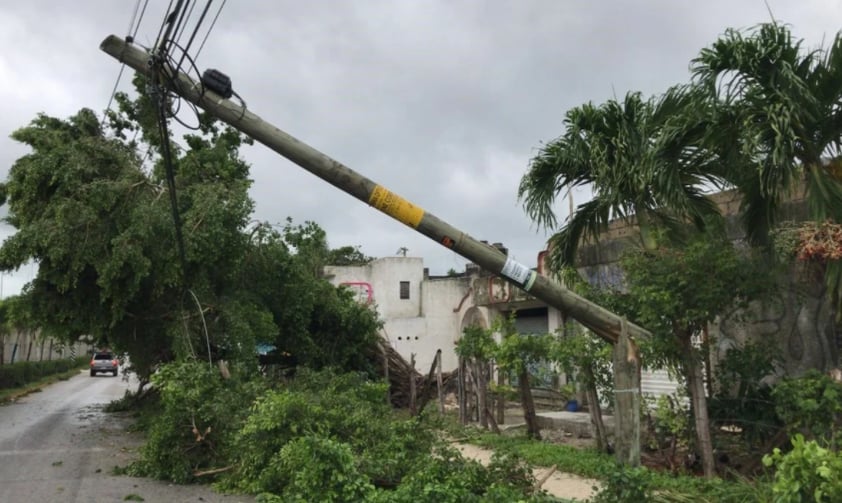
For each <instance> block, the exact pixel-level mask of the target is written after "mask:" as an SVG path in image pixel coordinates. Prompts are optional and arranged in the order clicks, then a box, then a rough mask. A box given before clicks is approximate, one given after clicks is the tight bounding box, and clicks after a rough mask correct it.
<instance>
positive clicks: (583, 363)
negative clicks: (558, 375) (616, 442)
mask: <svg viewBox="0 0 842 503" xmlns="http://www.w3.org/2000/svg"><path fill="white" fill-rule="evenodd" d="M564 332H565V333H563V334H560V335H559V337H558V338H557V339H556V340H555V341H554V343H553V344H552V345H551V349H550V353H549V356H548V358H549V359H550V360H551V361H553V362H554V363H556V364H558V366H559V367H560V369H561V370H562V371H563V372H564V373H565V374H566V375H567V376H568V379H570V378H573V380H574V382H576V383H578V384H580V385H581V386H582V387H584V388H585V393H586V394H587V399H588V412H589V413H590V416H591V423H593V425H594V428H595V430H596V444H597V448H598V449H599V450H600V451H605V450H607V448H608V434H607V432H606V430H605V424H604V423H603V421H602V409H601V406H600V400H599V390H602V391H603V392H606V391H609V390H612V389H613V388H614V385H613V383H612V380H611V345H610V344H607V343H606V342H605V341H603V340H601V339H598V338H597V337H595V336H594V335H593V334H591V333H589V332H587V331H586V330H584V329H582V328H581V327H580V326H578V325H576V324H574V323H572V322H571V323H569V324H568V326H567V327H565V330H564Z"/></svg>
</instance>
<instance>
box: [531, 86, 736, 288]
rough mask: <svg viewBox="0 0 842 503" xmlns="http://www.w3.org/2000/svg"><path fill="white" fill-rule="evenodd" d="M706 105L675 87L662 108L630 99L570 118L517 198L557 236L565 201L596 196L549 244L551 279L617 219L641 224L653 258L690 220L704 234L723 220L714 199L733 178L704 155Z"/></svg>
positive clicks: (655, 101) (583, 109)
mask: <svg viewBox="0 0 842 503" xmlns="http://www.w3.org/2000/svg"><path fill="white" fill-rule="evenodd" d="M700 102H701V100H700V93H699V91H698V89H696V88H693V87H688V86H676V87H673V88H671V89H669V90H668V91H667V92H666V93H664V94H663V95H662V96H660V97H657V98H651V99H648V100H644V99H643V98H642V97H641V95H640V93H628V94H627V95H626V97H625V99H624V100H623V101H622V102H618V101H616V100H610V101H608V102H606V103H604V104H602V105H600V106H595V105H593V104H591V103H588V104H586V105H582V106H580V107H577V108H574V109H572V110H570V111H569V112H567V114H566V117H565V121H564V123H565V127H566V130H565V132H564V134H563V135H562V136H561V137H559V138H558V139H556V140H554V141H552V142H551V143H549V144H547V145H545V146H544V147H543V148H541V150H540V151H539V153H538V155H537V156H536V157H535V158H533V159H532V161H531V163H530V166H529V169H528V171H527V173H526V175H524V177H523V178H522V179H521V182H520V187H519V190H518V198H519V199H520V200H522V201H523V203H524V208H525V210H526V212H527V214H528V215H529V216H530V217H531V218H532V220H533V221H535V222H536V223H537V224H538V226H539V227H543V228H546V229H552V230H555V229H556V227H557V224H558V221H557V218H556V215H555V212H554V211H553V204H554V202H555V200H556V198H557V197H558V196H559V194H561V193H563V192H566V191H568V190H571V189H572V188H574V187H580V186H584V187H588V188H590V189H591V190H592V191H593V194H594V195H593V198H592V199H591V200H590V201H587V202H585V203H583V204H580V205H579V206H578V208H577V210H576V212H575V213H574V214H573V215H571V216H569V217H568V220H567V221H566V223H565V225H563V226H562V227H561V228H560V229H559V230H558V231H557V232H556V233H555V234H554V235H553V236H552V237H551V238H550V240H549V242H550V254H549V257H548V259H549V264H550V269H551V270H553V271H561V270H562V268H563V267H564V266H570V265H573V264H574V263H575V258H576V253H577V251H578V247H579V245H580V244H581V243H582V241H583V239H593V240H596V239H597V238H598V236H599V234H600V233H602V232H604V231H605V230H607V229H608V223H609V222H610V221H611V220H613V219H616V218H620V219H631V218H632V216H633V217H634V219H635V221H636V223H637V225H638V228H639V229H640V238H641V244H642V246H643V247H644V248H646V249H653V248H654V247H655V246H656V245H657V234H658V233H659V232H660V231H677V230H679V229H680V228H681V227H683V226H684V225H685V223H686V222H687V221H688V220H689V221H692V222H693V223H694V224H696V226H698V227H700V228H702V227H704V223H705V219H706V217H708V216H711V215H718V214H719V213H718V209H717V207H716V205H715V204H714V203H713V202H712V201H711V200H710V199H709V198H708V197H707V196H706V195H705V191H706V190H707V189H709V188H710V187H711V186H719V185H721V184H722V182H723V180H724V178H723V173H722V167H721V163H720V157H719V156H717V155H716V154H715V153H713V152H712V151H711V150H709V149H702V148H699V147H698V142H699V141H700V140H701V139H702V138H703V137H704V133H705V132H706V131H707V130H708V129H709V128H708V127H707V121H708V120H709V116H708V115H707V113H706V110H705V106H704V104H703V102H701V104H700Z"/></svg>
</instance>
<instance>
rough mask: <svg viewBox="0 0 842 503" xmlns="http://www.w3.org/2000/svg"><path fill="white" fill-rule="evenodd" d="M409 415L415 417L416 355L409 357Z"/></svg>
mask: <svg viewBox="0 0 842 503" xmlns="http://www.w3.org/2000/svg"><path fill="white" fill-rule="evenodd" d="M409 369H410V372H409V413H410V414H411V415H413V416H414V415H415V413H416V407H415V398H416V396H415V353H411V354H410V355H409Z"/></svg>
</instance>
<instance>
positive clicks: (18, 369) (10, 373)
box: [0, 355, 88, 389]
mask: <svg viewBox="0 0 842 503" xmlns="http://www.w3.org/2000/svg"><path fill="white" fill-rule="evenodd" d="M87 362H88V356H87V355H86V356H79V357H77V358H72V359H71V358H62V359H61V360H44V361H37V362H16V363H10V364H5V365H0V389H10V388H20V387H22V386H26V385H27V384H29V383H31V382H34V381H37V380H38V379H41V378H42V377H46V376H50V375H55V374H61V373H62V372H67V371H68V370H72V369H76V368H79V367H81V366H83V365H85V363H87Z"/></svg>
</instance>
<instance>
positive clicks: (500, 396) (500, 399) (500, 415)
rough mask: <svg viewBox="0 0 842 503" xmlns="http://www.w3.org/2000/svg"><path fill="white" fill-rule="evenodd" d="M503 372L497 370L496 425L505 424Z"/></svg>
mask: <svg viewBox="0 0 842 503" xmlns="http://www.w3.org/2000/svg"><path fill="white" fill-rule="evenodd" d="M504 379H505V378H504V376H503V372H501V371H500V368H499V367H498V368H497V390H498V392H497V424H505V423H506V393H505V392H504V391H503V385H504V384H505V381H504Z"/></svg>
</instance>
